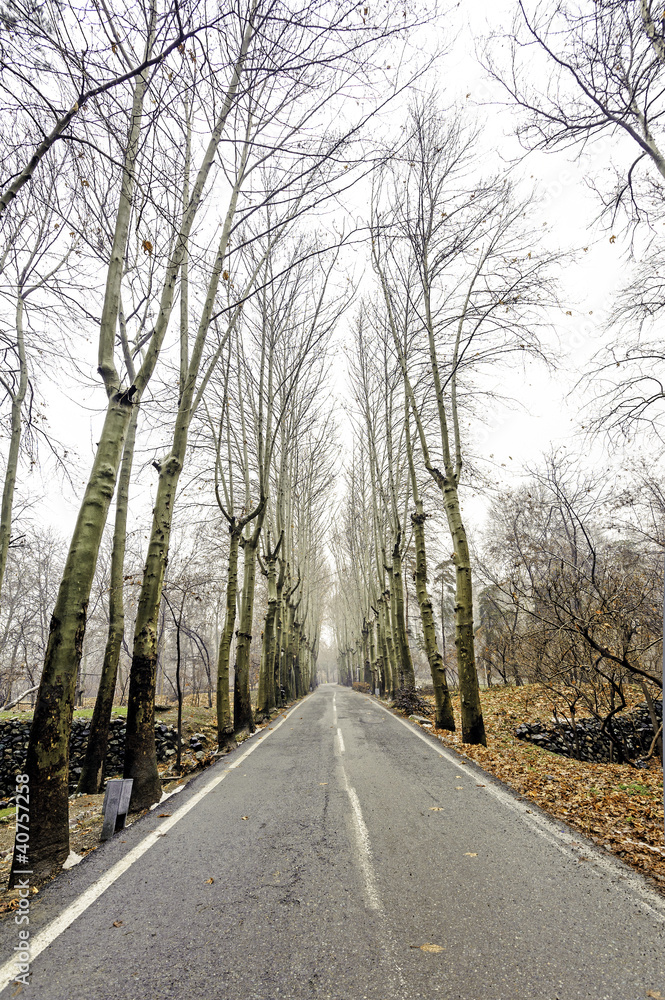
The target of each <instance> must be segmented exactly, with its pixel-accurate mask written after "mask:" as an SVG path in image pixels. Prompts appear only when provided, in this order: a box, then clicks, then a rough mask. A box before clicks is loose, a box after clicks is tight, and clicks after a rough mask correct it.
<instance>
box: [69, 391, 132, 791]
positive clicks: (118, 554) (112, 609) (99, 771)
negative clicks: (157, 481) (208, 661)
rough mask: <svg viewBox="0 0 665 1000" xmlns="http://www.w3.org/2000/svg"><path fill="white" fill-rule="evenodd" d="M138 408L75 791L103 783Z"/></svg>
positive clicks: (125, 462)
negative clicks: (105, 624)
mask: <svg viewBox="0 0 665 1000" xmlns="http://www.w3.org/2000/svg"><path fill="white" fill-rule="evenodd" d="M137 421H138V407H135V408H134V410H133V411H132V415H131V417H130V421H129V428H128V430H127V439H126V441H125V448H124V452H123V456H122V465H121V467H120V476H119V479H118V494H117V498H116V513H115V527H114V531H113V551H112V553H111V585H110V589H109V631H108V637H107V640H106V649H105V650H104V662H103V664H102V674H101V677H100V679H99V688H98V689H97V697H96V699H95V707H94V710H93V713H92V720H91V722H90V736H89V737H88V745H87V747H86V751H85V759H84V761H83V768H82V771H81V777H80V778H79V783H78V788H77V791H78V792H87V793H88V794H90V795H95V794H97V793H98V792H101V790H102V788H103V785H104V761H105V759H106V753H107V750H108V742H109V728H110V724H111V712H112V711H113V697H114V695H115V685H116V679H117V676H118V662H119V660H120V650H121V649H122V640H123V637H124V634H125V608H124V596H123V585H124V584H123V576H124V569H125V548H126V540H127V510H128V504H129V484H130V479H131V475H132V462H133V459H134V443H135V441H136V424H137Z"/></svg>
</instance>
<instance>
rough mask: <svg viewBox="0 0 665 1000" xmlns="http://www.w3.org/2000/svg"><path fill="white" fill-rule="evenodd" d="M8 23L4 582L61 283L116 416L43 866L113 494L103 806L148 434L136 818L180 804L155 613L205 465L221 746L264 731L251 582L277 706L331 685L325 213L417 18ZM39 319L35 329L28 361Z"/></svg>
mask: <svg viewBox="0 0 665 1000" xmlns="http://www.w3.org/2000/svg"><path fill="white" fill-rule="evenodd" d="M2 17H3V21H4V26H5V27H6V28H7V32H6V35H4V36H3V66H5V68H6V69H7V74H5V75H4V76H3V86H4V87H5V89H4V91H3V98H4V102H5V112H6V113H10V114H11V115H12V118H15V119H16V122H17V124H16V128H15V130H14V131H13V133H12V137H11V139H10V140H9V141H8V142H7V143H6V144H5V146H4V148H3V159H2V168H3V179H2V197H1V198H0V211H2V213H3V215H2V225H3V239H4V246H5V248H6V252H5V258H3V259H4V260H6V261H9V263H10V265H11V268H13V270H12V269H11V268H10V270H8V271H6V272H5V274H6V275H7V284H6V289H7V295H8V296H9V295H12V296H13V297H14V301H15V302H16V321H15V324H14V327H15V332H9V331H8V333H7V353H8V357H11V358H12V363H14V362H15V367H14V368H13V369H12V371H11V372H10V374H9V376H8V377H7V379H6V380H5V383H4V385H5V389H6V391H7V394H8V397H9V399H10V402H11V429H10V452H9V456H8V461H7V465H6V475H5V487H4V497H3V509H2V526H1V527H2V535H1V537H0V553H1V554H2V559H1V560H0V569H1V570H4V567H5V563H6V555H7V551H8V548H9V546H10V544H11V541H12V535H11V521H12V518H11V513H12V502H13V496H14V492H15V484H16V480H17V469H18V457H19V453H20V449H21V438H22V428H23V427H24V426H25V423H26V417H27V416H28V415H29V414H28V405H29V401H30V398H31V396H30V391H29V387H30V385H31V379H34V378H35V377H36V374H37V369H36V368H35V366H34V365H32V362H31V361H29V360H28V357H29V356H30V357H31V358H32V357H33V356H35V355H38V351H39V350H40V347H39V337H40V336H43V337H44V339H45V340H46V342H47V344H48V345H49V348H50V349H52V348H53V344H54V341H53V335H52V331H51V325H52V324H53V323H54V320H55V313H54V312H53V313H51V312H49V313H48V326H47V325H46V321H45V320H44V319H43V318H41V317H40V313H39V309H42V310H48V309H49V307H50V305H51V300H52V298H53V296H54V294H55V293H56V292H57V293H58V294H59V296H60V301H63V302H64V308H65V311H66V313H67V316H66V321H67V327H70V325H71V326H73V327H74V329H75V330H76V333H75V334H74V336H73V341H74V342H73V343H72V341H71V340H70V342H69V343H68V345H67V346H68V348H69V350H70V352H71V354H72V355H73V360H74V363H75V364H78V365H81V361H82V359H83V358H84V357H85V356H86V355H87V350H86V347H85V338H86V336H90V335H92V334H93V333H94V337H95V340H96V342H97V373H98V375H99V379H100V380H101V384H102V386H103V388H104V392H105V396H106V400H107V403H106V409H105V414H104V419H103V422H102V424H101V427H100V429H99V435H98V441H97V444H96V449H95V458H94V462H93V465H92V468H91V469H90V471H89V474H88V476H87V482H86V485H85V489H84V492H83V495H82V499H81V506H80V509H79V514H78V518H77V521H76V526H75V528H74V532H73V535H72V538H71V542H70V545H69V550H68V554H67V557H66V560H65V564H64V569H63V573H62V579H61V582H60V585H59V588H58V592H57V597H56V600H55V604H54V610H53V614H52V617H51V622H50V632H49V639H48V643H47V647H46V652H45V657H44V664H43V668H42V672H41V679H40V684H39V692H38V696H37V701H36V704H35V709H34V721H33V726H32V731H31V737H30V743H29V748H28V755H27V763H26V771H27V773H28V774H29V776H30V789H31V841H30V865H31V868H32V869H33V870H34V871H35V872H37V873H39V874H42V873H46V872H48V871H50V870H51V869H53V868H54V867H57V866H59V865H60V864H62V862H63V861H64V860H65V858H66V856H67V854H68V850H69V848H68V802H67V782H68V770H69V766H68V765H69V761H68V739H69V732H70V728H71V719H72V711H73V706H74V701H75V697H76V679H77V676H78V675H79V671H80V664H81V658H82V654H83V648H84V641H85V632H86V624H87V615H88V611H89V606H90V596H91V592H92V587H93V581H94V577H95V571H96V566H97V560H98V554H99V550H100V545H101V542H102V538H103V535H104V531H105V527H106V522H107V516H108V512H109V509H110V504H111V500H112V498H113V495H114V492H115V491H116V484H117V498H116V506H115V523H114V528H113V543H112V552H111V565H110V571H109V575H110V579H109V595H110V603H109V628H108V639H107V644H106V651H105V654H104V663H103V669H102V675H101V680H100V685H99V692H98V696H97V702H96V706H95V713H94V716H93V724H92V729H93V732H94V734H95V737H94V739H92V740H91V741H90V746H89V748H88V758H87V760H86V764H85V767H84V773H83V776H82V783H81V787H86V788H95V789H96V788H97V787H98V785H99V780H100V777H101V773H102V764H103V756H104V751H105V742H106V739H107V733H108V719H109V716H110V711H111V705H112V700H113V696H114V691H115V687H116V676H117V666H118V657H119V653H120V648H121V645H122V642H123V636H124V624H125V623H124V606H123V582H124V576H125V546H126V535H127V526H128V523H130V522H129V520H128V519H129V518H130V517H131V511H130V510H129V499H130V488H131V484H132V481H133V477H134V469H133V466H134V460H135V453H136V447H137V440H144V439H145V435H146V434H147V435H151V437H152V442H153V444H152V448H153V450H155V444H154V442H155V441H156V442H157V447H158V448H159V451H158V457H157V458H156V459H155V461H154V462H153V463H152V465H153V466H154V469H155V470H156V473H157V485H156V489H155V496H154V507H153V519H152V524H151V527H150V529H149V533H148V538H147V545H146V555H145V565H144V569H143V573H142V579H141V585H140V589H139V595H138V599H137V608H136V616H135V624H134V638H133V643H132V644H131V648H132V653H131V657H132V662H131V670H130V679H129V690H128V714H127V738H126V751H125V775H126V776H127V777H132V778H133V779H134V784H133V795H132V808H133V809H140V808H144V807H146V806H148V805H150V804H151V803H152V802H154V801H157V800H158V799H159V797H160V795H161V787H160V781H159V775H158V772H157V767H156V758H155V745H154V697H155V684H156V676H157V662H158V651H159V622H160V609H161V606H162V598H163V590H164V579H165V573H166V568H167V563H168V556H169V549H170V541H171V533H172V530H173V524H174V521H173V518H174V510H175V508H176V504H177V501H178V497H179V491H180V490H181V487H182V481H181V477H182V474H183V469H184V468H185V465H186V461H187V459H188V456H189V455H190V454H192V453H194V454H195V456H196V462H195V466H193V467H192V475H196V476H198V477H203V479H204V480H205V477H206V475H207V479H208V482H211V481H214V493H215V496H216V500H217V503H218V505H219V515H220V517H222V518H223V519H224V521H225V522H226V523H227V525H228V529H229V531H228V534H229V539H228V545H229V554H228V577H227V587H226V617H225V621H224V626H223V629H222V634H221V639H220V644H219V650H218V678H217V692H218V698H217V711H218V727H219V735H220V742H223V741H224V740H225V739H227V738H228V735H229V733H230V732H231V731H232V730H233V731H235V732H236V733H237V732H238V731H240V730H241V729H242V728H250V729H251V728H252V727H253V725H254V722H253V713H252V707H251V703H250V697H249V652H250V643H251V639H252V629H253V622H254V600H255V584H256V573H257V568H259V569H260V570H261V571H264V572H265V574H266V578H267V586H268V612H267V614H266V619H265V627H264V632H263V644H262V653H261V675H260V681H259V689H260V690H259V706H258V712H259V714H263V715H265V713H266V712H269V710H270V708H271V706H272V705H274V704H275V701H276V698H277V697H278V694H277V692H278V691H279V690H281V689H282V688H286V689H293V690H294V691H295V692H296V693H302V691H303V690H306V689H307V688H308V687H309V686H310V684H311V683H313V681H314V679H315V663H316V654H317V648H318V642H319V631H320V618H321V605H320V599H319V596H318V595H319V593H320V588H321V585H322V574H323V568H322V567H323V563H322V558H323V557H322V555H321V553H320V549H319V548H318V546H319V543H320V538H321V525H320V523H319V522H320V518H321V510H322V505H321V497H322V495H323V494H324V492H325V490H326V483H327V477H328V476H329V464H330V460H329V459H326V458H325V456H326V454H327V451H326V449H327V448H328V446H329V434H328V432H327V429H326V418H325V417H324V416H323V415H322V413H321V410H320V404H319V402H318V400H319V398H320V395H321V390H322V386H323V382H324V379H325V365H324V363H323V361H322V357H323V350H324V347H325V342H326V340H327V338H329V336H330V332H331V330H332V327H333V325H334V321H335V318H336V315H337V313H338V312H339V308H340V306H341V304H342V303H341V302H340V301H338V299H339V296H337V297H336V296H334V295H333V296H328V295H327V294H326V290H327V281H328V278H329V274H330V270H331V268H332V266H333V264H334V253H333V256H332V257H330V256H329V255H327V254H326V244H327V245H329V246H333V247H335V246H339V244H340V236H339V234H335V233H333V234H332V236H331V235H330V234H327V235H324V234H323V232H319V229H320V226H319V223H318V222H317V218H319V219H320V218H321V213H322V211H323V209H324V207H325V205H326V204H327V203H329V202H331V201H333V200H338V199H339V198H340V197H342V195H343V194H344V192H345V191H346V190H347V189H348V187H349V186H350V185H351V184H352V183H353V181H354V180H357V178H358V176H361V175H362V173H363V172H364V171H366V170H367V169H368V164H372V162H373V153H372V149H371V146H370V143H369V135H368V134H367V131H366V129H365V125H366V124H367V122H368V120H370V119H372V118H373V116H374V115H375V114H376V112H377V110H378V109H380V107H381V106H382V104H384V103H385V102H386V100H387V99H389V98H390V97H391V96H392V94H393V93H394V89H393V90H391V92H390V93H389V94H388V97H386V94H385V88H384V87H383V86H379V85H382V84H383V81H384V73H383V72H382V71H381V65H382V59H383V56H382V52H381V45H382V44H383V43H385V42H386V41H387V40H389V39H390V38H391V37H393V36H394V37H401V36H403V35H404V33H405V32H406V31H408V28H409V27H410V26H411V24H412V23H413V21H412V19H411V18H410V17H407V15H406V12H405V11H404V10H403V9H402V8H401V6H399V5H398V6H397V7H395V8H394V9H393V8H392V7H391V6H390V5H388V6H387V7H385V8H383V9H382V10H381V12H380V13H379V12H373V13H372V15H371V16H368V11H365V13H364V14H363V9H362V8H353V7H352V8H349V7H348V5H345V4H336V3H329V2H326V3H323V2H320V0H306V2H305V3H303V4H296V5H295V6H294V5H292V4H288V5H285V4H283V3H281V2H279V0H247V2H244V0H243V2H241V3H238V4H236V5H234V6H232V7H228V6H219V5H217V4H216V3H215V2H212V3H210V4H207V3H205V2H197V0H194V2H193V3H189V2H188V3H182V2H181V0H166V2H165V3H162V2H160V0H146V2H145V3H139V4H138V5H137V4H132V5H122V4H120V5H114V6H113V9H109V8H107V7H106V6H105V5H102V6H101V7H100V6H99V5H98V4H96V3H91V4H88V5H85V6H84V7H83V8H81V7H80V5H79V6H77V7H76V8H74V7H67V6H66V5H65V6H64V7H63V5H61V4H53V5H51V4H49V3H47V4H45V5H40V6H39V7H35V6H34V5H33V4H32V3H31V2H29V0H26V2H25V3H23V2H21V0H19V2H17V3H15V4H12V5H11V7H9V8H7V10H6V11H4V12H3V14H2ZM361 96H362V102H361V101H360V100H358V99H357V98H359V97H361ZM361 138H362V139H363V141H364V144H363V147H362V156H361V150H360V145H359V140H360V139H361ZM377 140H378V135H377ZM25 219H29V220H31V229H30V232H27V231H25V229H24V220H25ZM304 220H307V222H306V223H305V221H304ZM56 283H57V288H56ZM84 289H85V291H84ZM329 302H332V303H333V304H332V305H329ZM33 303H34V304H35V305H34V306H33ZM29 307H30V309H29V316H28V322H29V327H30V330H31V333H32V330H33V329H34V330H35V337H34V338H33V337H31V339H30V343H29V345H28V344H27V343H26V332H27V329H28V327H27V326H26V315H27V312H28V308H29ZM79 332H80V341H78V342H77V336H79ZM84 364H85V362H84ZM141 435H143V436H144V437H143V438H141ZM23 440H24V441H25V440H26V439H25V437H23ZM211 454H212V459H211V458H210V457H209V456H210V455H211ZM205 456H208V458H206V457H205ZM322 456H323V464H322V465H321V464H320V462H319V459H320V458H321V457H322ZM305 546H306V550H305V548H304V547H305ZM239 549H242V555H243V559H242V574H243V580H242V587H241V588H239V590H240V593H239V602H238V603H239V608H238V611H237V628H236V620H235V619H236V599H235V596H236V595H235V589H236V587H237V586H238V585H237V579H238V552H239ZM0 586H1V579H0ZM176 617H177V616H176ZM234 633H237V642H236V647H235V659H236V662H235V682H234V693H233V701H234V712H233V719H232V721H231V715H230V705H229V703H230V694H229V691H228V667H229V656H230V644H231V636H232V635H233V634H234ZM14 869H15V870H14V877H16V865H15V866H14Z"/></svg>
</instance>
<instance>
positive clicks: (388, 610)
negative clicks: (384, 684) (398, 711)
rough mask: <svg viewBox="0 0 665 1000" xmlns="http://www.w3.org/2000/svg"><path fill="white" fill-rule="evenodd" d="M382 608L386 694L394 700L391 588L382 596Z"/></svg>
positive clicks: (395, 662)
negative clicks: (385, 658) (386, 673)
mask: <svg viewBox="0 0 665 1000" xmlns="http://www.w3.org/2000/svg"><path fill="white" fill-rule="evenodd" d="M383 606H384V616H383V621H384V626H385V628H384V637H385V643H386V652H387V654H388V659H387V665H388V678H389V679H388V693H389V695H390V697H391V698H394V697H395V695H396V694H397V682H398V670H397V655H396V653H395V628H394V625H393V620H394V619H393V610H392V609H393V598H392V587H390V588H389V589H388V590H386V591H385V593H384V595H383Z"/></svg>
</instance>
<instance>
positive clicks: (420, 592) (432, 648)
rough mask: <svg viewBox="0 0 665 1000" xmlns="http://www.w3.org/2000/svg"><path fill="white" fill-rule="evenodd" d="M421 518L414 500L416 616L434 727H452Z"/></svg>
mask: <svg viewBox="0 0 665 1000" xmlns="http://www.w3.org/2000/svg"><path fill="white" fill-rule="evenodd" d="M425 517H426V515H425V514H423V505H422V501H421V500H417V501H416V513H415V514H412V515H411V521H412V523H413V531H414V536H415V543H416V594H417V596H418V605H419V607H420V618H421V621H422V626H423V637H424V639H425V652H426V653H427V660H428V663H429V668H430V671H431V674H432V684H433V685H434V700H435V704H436V717H435V724H436V727H437V729H448V730H450V731H451V732H454V730H455V716H454V715H453V705H452V701H451V699H450V692H449V690H448V682H447V680H446V671H445V669H444V666H443V657H442V656H441V653H440V652H439V649H438V646H437V643H436V630H435V628H434V615H433V613H432V600H431V598H430V596H429V594H428V592H427V553H426V549H425Z"/></svg>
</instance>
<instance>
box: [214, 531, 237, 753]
mask: <svg viewBox="0 0 665 1000" xmlns="http://www.w3.org/2000/svg"><path fill="white" fill-rule="evenodd" d="M229 534H230V545H229V568H228V572H227V576H226V614H225V617H224V628H223V630H222V635H221V638H220V640H219V654H218V656H217V745H218V746H219V749H220V750H223V749H224V748H225V747H227V746H228V745H229V743H231V742H232V741H233V720H232V718H231V698H230V694H229V669H230V664H231V642H232V640H233V630H234V629H235V624H236V604H237V599H238V550H239V547H240V533H239V532H238V530H237V528H236V524H235V522H233V523H232V525H231V529H230V532H229Z"/></svg>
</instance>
